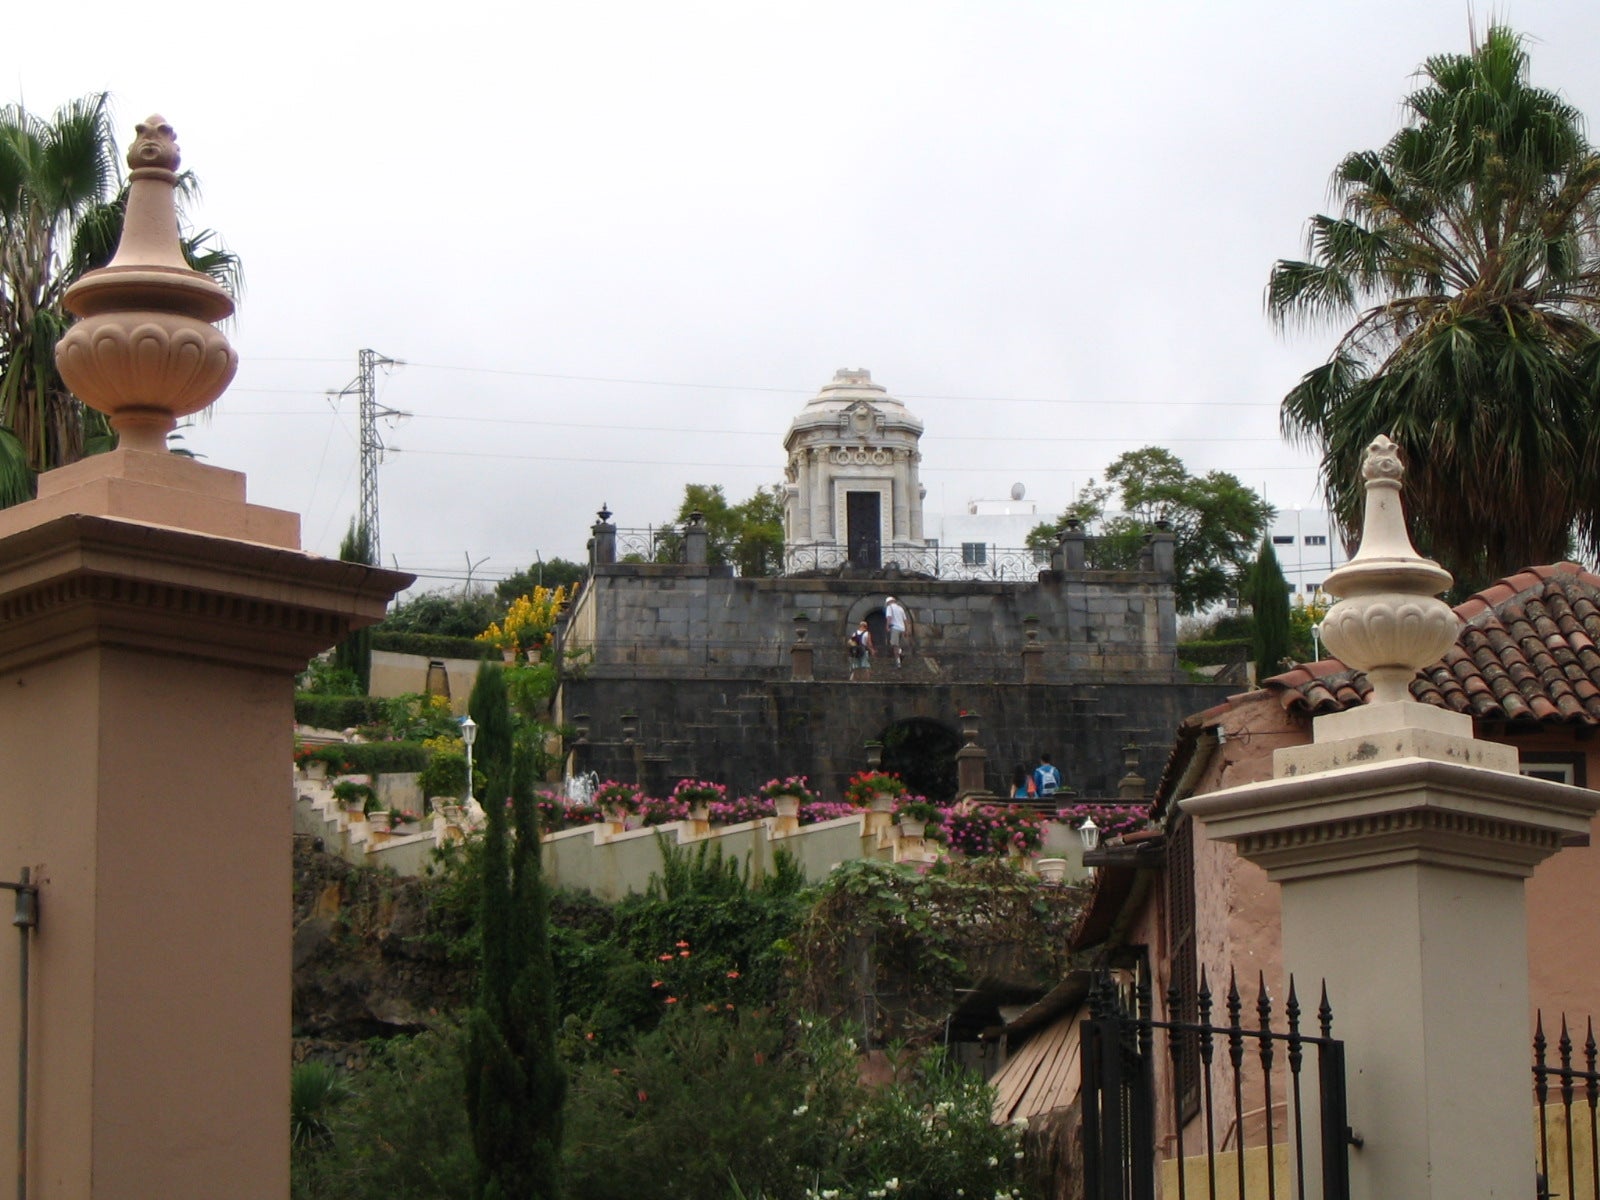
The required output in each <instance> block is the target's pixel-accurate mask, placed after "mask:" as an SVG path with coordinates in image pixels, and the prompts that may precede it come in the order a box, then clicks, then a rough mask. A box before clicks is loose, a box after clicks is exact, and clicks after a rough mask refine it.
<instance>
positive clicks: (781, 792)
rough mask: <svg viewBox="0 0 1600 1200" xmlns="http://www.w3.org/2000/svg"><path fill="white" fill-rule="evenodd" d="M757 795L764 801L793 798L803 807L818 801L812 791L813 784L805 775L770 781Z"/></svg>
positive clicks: (759, 789) (762, 786)
mask: <svg viewBox="0 0 1600 1200" xmlns="http://www.w3.org/2000/svg"><path fill="white" fill-rule="evenodd" d="M756 795H757V796H758V797H760V798H761V799H763V800H776V799H778V797H780V796H793V797H794V798H795V799H796V800H798V801H800V804H801V806H802V807H803V806H805V805H807V804H813V803H815V802H816V799H817V794H816V793H815V792H813V791H812V790H811V784H810V782H809V781H808V780H807V778H806V777H805V776H804V775H791V776H789V777H788V778H787V779H769V780H767V781H766V782H765V783H764V784H762V785H761V787H760V788H758V789H757V791H756Z"/></svg>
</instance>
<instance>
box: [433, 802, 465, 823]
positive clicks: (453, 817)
mask: <svg viewBox="0 0 1600 1200" xmlns="http://www.w3.org/2000/svg"><path fill="white" fill-rule="evenodd" d="M439 815H440V816H441V817H443V818H444V819H445V823H446V824H447V825H459V824H461V822H462V821H464V820H465V819H466V815H467V810H466V809H464V808H462V807H461V805H459V804H441V805H439Z"/></svg>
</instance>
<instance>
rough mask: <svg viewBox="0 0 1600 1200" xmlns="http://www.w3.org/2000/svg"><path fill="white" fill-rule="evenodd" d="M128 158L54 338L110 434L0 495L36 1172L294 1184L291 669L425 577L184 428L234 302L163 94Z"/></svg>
mask: <svg viewBox="0 0 1600 1200" xmlns="http://www.w3.org/2000/svg"><path fill="white" fill-rule="evenodd" d="M128 158H129V164H130V166H131V167H132V168H133V170H132V172H131V173H130V176H129V179H130V196H129V200H128V209H127V217H126V224H125V229H124V234H123V238H122V243H121V246H120V247H119V249H118V251H117V254H116V256H115V257H114V258H113V260H112V262H111V263H110V264H109V265H108V266H107V267H105V268H104V269H102V270H99V271H94V272H91V273H90V274H88V275H86V276H85V277H84V278H83V279H82V280H80V281H79V282H78V283H77V284H76V285H75V286H74V287H73V288H72V289H71V290H70V291H69V292H68V297H67V306H68V308H69V309H70V310H71V311H72V312H73V313H74V314H76V315H78V316H80V317H81V318H83V319H82V320H81V321H80V322H79V323H78V324H77V325H76V326H74V328H73V329H72V330H71V331H70V332H69V333H68V334H67V336H66V337H65V338H64V339H63V340H62V342H61V345H60V349H59V351H58V362H59V364H60V369H61V372H62V375H63V377H64V378H65V379H66V381H67V383H68V385H69V386H70V387H72V389H73V390H74V392H75V393H76V394H77V395H78V396H79V397H80V398H81V399H83V400H84V401H85V402H86V403H88V404H90V405H92V406H94V407H96V408H98V409H101V410H102V411H105V412H107V413H108V414H109V415H110V418H111V422H112V425H113V427H114V428H115V429H116V430H117V432H118V434H119V435H120V439H121V442H120V447H119V449H117V450H115V451H113V452H111V453H109V454H103V455H97V456H95V457H92V458H89V459H85V460H84V461H82V462H79V463H76V464H73V465H71V466H68V467H64V468H62V469H60V470H57V471H52V472H48V473H46V474H44V475H42V476H41V477H40V479H39V489H38V490H39V495H38V499H36V500H34V501H32V502H30V503H27V504H22V505H19V506H17V507H15V508H12V509H8V510H6V511H4V512H0V730H3V734H0V876H3V877H5V878H8V879H14V878H16V874H15V873H16V872H17V871H18V870H19V869H20V868H22V867H28V868H29V869H30V870H31V872H32V874H33V879H34V881H35V882H36V883H37V884H38V886H39V911H40V920H39V926H38V930H37V932H36V934H35V935H34V949H33V959H32V970H31V991H30V994H29V997H28V1005H29V1012H30V1016H31V1026H32V1029H31V1038H30V1042H31V1045H30V1051H31V1060H32V1061H31V1066H30V1071H29V1078H28V1080H27V1106H28V1111H27V1116H28V1145H27V1170H28V1173H29V1176H30V1193H29V1194H30V1195H34V1196H48V1197H51V1198H52V1200H54V1198H57V1197H60V1198H68V1200H80V1198H93V1200H101V1198H105V1200H111V1198H116V1200H122V1198H127V1200H135V1198H140V1197H154V1196H160V1197H164V1198H170V1200H202V1198H209V1197H215V1196H218V1195H228V1196H230V1197H243V1198H248V1200H254V1198H260V1200H268V1198H270V1200H283V1198H284V1197H285V1196H287V1195H288V1191H289V1128H288V1113H289V1110H288V1103H289V1058H288V1053H287V1051H288V1048H289V1034H290V1029H289V1010H290V956H289V938H290V917H291V914H290V909H289V885H290V876H291V870H290V849H291V844H292V838H291V830H292V822H291V812H292V802H293V791H292V788H291V786H290V783H291V781H290V770H291V767H290V750H291V745H292V731H293V723H294V710H293V698H294V697H293V688H294V678H295V676H296V674H298V672H299V671H301V670H302V669H303V668H304V666H305V663H306V660H307V658H308V657H309V656H310V655H311V654H312V653H314V652H316V651H319V650H322V649H324V648H326V647H328V646H330V645H332V644H333V643H335V642H337V641H338V640H340V639H341V638H343V637H344V636H345V635H346V634H347V633H348V632H350V631H351V630H352V629H355V628H359V627H360V626H362V625H366V624H370V623H372V622H374V621H376V620H379V619H381V617H382V615H383V613H384V610H385V606H386V604H387V602H388V600H389V598H390V597H391V596H392V595H393V594H394V593H395V592H396V591H397V590H399V589H400V588H401V587H403V586H405V585H406V584H407V583H409V582H410V579H411V577H410V576H407V575H402V574H399V573H397V572H393V571H384V570H380V569H377V568H373V567H367V566H363V565H360V564H354V563H345V562H337V561H332V560H328V559H322V558H316V557H313V556H310V555H307V554H303V553H301V552H300V549H299V521H298V518H296V517H295V516H294V515H292V514H289V513H283V512H277V511H274V510H270V509H265V508H261V507H258V506H256V505H252V504H248V503H247V502H246V500H245V490H244V477H243V476H242V475H240V474H238V473H237V472H233V471H226V470H222V469H220V468H217V467H213V466H206V465H203V464H201V463H198V462H195V461H193V460H189V459H185V458H181V457H178V456H175V455H172V454H169V453H167V452H166V446H165V435H166V433H167V432H168V431H169V430H171V429H172V427H173V425H174V423H175V421H176V418H177V417H178V416H180V415H183V414H186V413H191V412H195V411H198V410H199V409H201V408H203V407H205V406H206V405H207V404H209V403H210V402H211V401H212V400H213V399H215V398H216V396H217V395H218V394H220V393H221V391H222V390H223V388H225V387H226V386H227V383H228V381H229V380H230V379H231V378H232V375H233V369H234V363H235V361H236V360H235V358H234V355H233V351H232V349H231V348H230V347H229V346H228V343H227V340H226V339H225V338H224V337H223V336H222V334H221V333H220V332H219V331H217V330H216V329H215V328H213V327H212V325H211V322H212V321H215V320H217V319H220V318H221V317H223V316H226V315H227V314H228V313H229V312H231V311H232V307H233V305H232V301H231V299H230V298H229V297H228V296H227V294H226V293H225V292H223V291H222V289H220V288H218V287H217V286H216V285H215V284H214V283H213V282H212V281H210V280H209V279H207V278H205V277H204V276H200V275H197V274H195V273H194V272H191V271H189V270H188V269H187V268H186V266H185V265H184V263H183V260H182V257H181V255H180V254H179V252H178V249H177V224H176V216H175V213H174V210H173V186H174V183H175V181H176V178H177V176H176V174H175V171H176V169H177V166H178V155H177V145H176V143H175V141H174V140H173V136H172V131H171V129H170V128H169V127H168V126H167V125H166V124H165V122H164V121H163V120H162V119H161V118H160V117H151V118H149V119H148V120H146V121H145V122H144V123H143V124H142V125H140V126H139V137H138V139H137V141H136V142H135V143H134V145H133V148H132V150H131V151H130V152H129V156H128ZM18 1018H19V1013H18V1011H17V999H16V996H15V989H12V988H0V1028H3V1029H6V1030H12V1029H16V1028H17V1022H18ZM8 1078H9V1076H8ZM17 1115H18V1114H17V1089H16V1088H14V1087H10V1086H6V1087H0V1127H4V1128H6V1129H8V1130H9V1129H12V1128H15V1122H16V1120H17ZM15 1158H16V1151H15V1145H14V1141H13V1139H11V1138H10V1137H9V1136H7V1137H0V1175H5V1176H7V1177H8V1178H10V1177H14V1175H15V1172H16V1168H17V1166H18V1164H17V1163H16V1161H15Z"/></svg>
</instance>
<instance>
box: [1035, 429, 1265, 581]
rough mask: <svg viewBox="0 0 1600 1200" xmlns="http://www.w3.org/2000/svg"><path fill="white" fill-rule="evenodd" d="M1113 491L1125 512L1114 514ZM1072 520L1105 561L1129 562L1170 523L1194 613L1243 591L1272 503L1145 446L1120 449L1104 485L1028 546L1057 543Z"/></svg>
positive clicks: (1042, 528) (1219, 474) (1223, 475)
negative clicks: (1096, 543) (1098, 544)
mask: <svg viewBox="0 0 1600 1200" xmlns="http://www.w3.org/2000/svg"><path fill="white" fill-rule="evenodd" d="M1113 496H1117V497H1119V499H1120V505H1121V508H1122V509H1123V511H1122V512H1121V513H1120V514H1117V515H1111V516H1108V515H1107V506H1108V505H1109V504H1110V501H1111V498H1112V497H1113ZM1068 518H1076V519H1078V520H1079V521H1082V522H1083V524H1084V528H1085V529H1087V530H1088V532H1089V533H1090V534H1091V535H1093V536H1095V537H1098V538H1100V539H1101V540H1102V542H1103V543H1105V544H1106V546H1105V550H1104V552H1103V553H1102V554H1101V555H1100V557H1099V560H1098V561H1100V562H1101V563H1102V565H1107V566H1123V567H1129V568H1131V567H1134V566H1137V565H1138V560H1139V552H1140V549H1141V547H1142V546H1143V543H1144V537H1145V534H1146V533H1147V532H1148V531H1149V530H1151V529H1153V528H1155V526H1156V525H1157V524H1158V523H1164V524H1166V526H1167V527H1168V528H1170V529H1171V530H1172V534H1173V543H1174V544H1173V557H1174V561H1175V566H1176V569H1177V583H1176V592H1177V600H1178V607H1179V608H1181V609H1184V610H1186V611H1189V612H1193V611H1195V610H1197V609H1202V608H1207V607H1209V606H1211V605H1213V604H1215V603H1217V602H1218V601H1219V600H1223V599H1226V598H1227V597H1228V596H1231V595H1235V594H1237V593H1238V591H1239V588H1240V585H1241V583H1242V581H1243V573H1244V570H1245V568H1246V567H1248V566H1249V564H1250V561H1251V556H1252V553H1253V551H1254V548H1255V546H1256V543H1257V542H1258V541H1259V540H1260V538H1261V535H1262V534H1263V533H1264V532H1265V531H1266V528H1267V523H1268V522H1269V521H1271V520H1272V506H1271V505H1270V504H1268V503H1267V502H1266V501H1265V500H1263V499H1262V498H1261V497H1260V496H1259V495H1257V494H1256V493H1255V492H1253V491H1252V490H1251V489H1249V488H1247V487H1246V486H1245V485H1244V484H1242V483H1240V482H1239V480H1238V479H1237V478H1236V477H1235V476H1233V475H1230V474H1228V473H1227V472H1226V471H1208V472H1207V473H1206V474H1205V475H1191V474H1190V473H1189V470H1188V468H1187V467H1185V466H1184V465H1183V460H1182V459H1180V458H1179V457H1178V456H1177V455H1176V454H1173V453H1172V451H1170V450H1164V449H1162V448H1161V447H1159V446H1146V447H1144V448H1143V449H1141V450H1129V451H1126V452H1125V453H1123V454H1120V455H1118V456H1117V458H1116V460H1115V461H1114V462H1112V464H1111V465H1110V466H1109V467H1107V468H1106V483H1105V484H1102V485H1096V484H1095V483H1094V481H1093V480H1091V481H1090V484H1089V487H1088V488H1087V489H1085V490H1084V491H1083V492H1082V493H1080V494H1079V496H1078V498H1077V499H1076V500H1074V501H1073V503H1072V504H1070V505H1068V507H1067V509H1066V511H1065V512H1063V513H1062V514H1061V516H1060V517H1059V518H1057V519H1056V521H1055V522H1053V523H1051V522H1046V523H1044V524H1042V525H1038V526H1035V527H1034V529H1033V531H1032V532H1031V533H1030V534H1029V535H1028V544H1029V545H1030V546H1036V545H1042V544H1047V542H1046V540H1048V542H1053V541H1054V540H1055V531H1056V530H1057V529H1058V528H1060V527H1061V526H1062V525H1063V524H1065V523H1066V521H1067V519H1068Z"/></svg>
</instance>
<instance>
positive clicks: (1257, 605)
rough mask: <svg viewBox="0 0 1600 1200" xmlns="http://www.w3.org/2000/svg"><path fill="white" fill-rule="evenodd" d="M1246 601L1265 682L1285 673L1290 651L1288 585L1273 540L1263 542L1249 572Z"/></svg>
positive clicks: (1260, 674)
mask: <svg viewBox="0 0 1600 1200" xmlns="http://www.w3.org/2000/svg"><path fill="white" fill-rule="evenodd" d="M1246 590H1247V592H1248V596H1247V599H1248V600H1249V601H1250V609H1251V612H1252V614H1253V616H1254V618H1255V619H1254V621H1253V622H1252V635H1253V636H1252V647H1251V648H1252V651H1253V656H1254V658H1255V664H1256V678H1257V679H1258V680H1261V679H1265V678H1267V677H1268V676H1269V675H1276V674H1277V673H1278V671H1279V670H1281V669H1282V667H1283V663H1284V660H1286V659H1288V658H1289V657H1290V650H1289V642H1290V638H1289V581H1288V580H1287V579H1285V578H1284V577H1283V568H1282V567H1281V566H1280V565H1279V563H1278V555H1277V552H1276V551H1275V550H1273V548H1272V539H1271V538H1269V537H1268V538H1262V539H1261V552H1260V553H1259V554H1257V555H1256V561H1255V565H1254V566H1253V567H1252V568H1251V569H1250V581H1249V587H1248V588H1247V589H1246Z"/></svg>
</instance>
